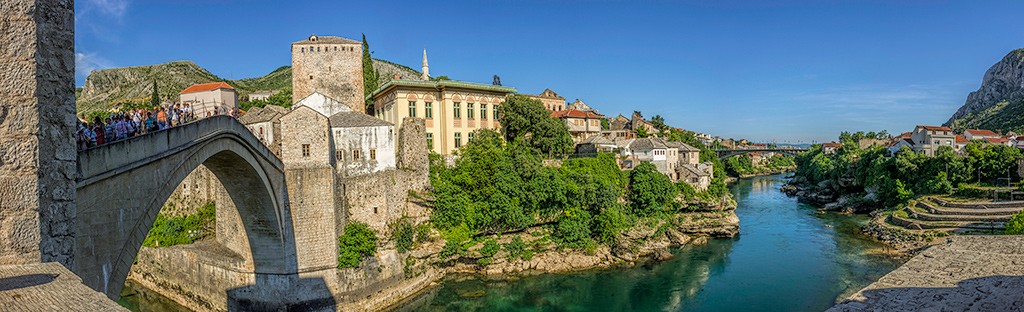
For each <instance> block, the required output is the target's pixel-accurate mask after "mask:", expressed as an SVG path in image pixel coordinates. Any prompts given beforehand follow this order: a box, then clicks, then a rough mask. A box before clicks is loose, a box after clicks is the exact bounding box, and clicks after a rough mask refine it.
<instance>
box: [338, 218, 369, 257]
mask: <svg viewBox="0 0 1024 312" xmlns="http://www.w3.org/2000/svg"><path fill="white" fill-rule="evenodd" d="M375 252H377V234H375V233H374V232H373V230H371V229H370V227H369V226H367V225H366V223H362V222H358V221H353V222H351V223H349V224H347V225H345V232H344V233H343V234H342V235H341V236H338V268H339V269H340V268H356V267H359V263H360V262H362V261H363V259H364V258H366V257H369V256H372V255H373V253H375Z"/></svg>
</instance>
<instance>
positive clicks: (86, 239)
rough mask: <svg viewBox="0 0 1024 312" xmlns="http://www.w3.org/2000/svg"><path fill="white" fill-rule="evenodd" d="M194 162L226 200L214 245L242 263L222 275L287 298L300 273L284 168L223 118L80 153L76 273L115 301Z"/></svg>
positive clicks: (232, 121)
mask: <svg viewBox="0 0 1024 312" xmlns="http://www.w3.org/2000/svg"><path fill="white" fill-rule="evenodd" d="M200 165H203V166H205V167H206V168H208V169H209V170H210V171H211V172H212V173H213V174H214V175H215V176H216V177H217V179H218V180H220V182H221V184H222V185H223V187H224V193H226V194H227V197H229V198H228V200H219V201H218V202H217V208H216V219H217V222H216V224H217V233H216V241H217V242H218V243H219V244H220V245H222V246H224V247H227V248H228V249H230V250H231V251H232V252H234V253H236V254H237V255H240V256H241V257H242V258H243V259H244V261H239V263H238V264H236V265H234V267H229V268H225V269H227V270H230V271H233V272H235V273H242V274H243V275H246V276H249V278H251V279H253V280H257V281H258V280H261V279H262V280H267V279H270V280H273V281H271V282H268V283H269V284H273V286H272V288H276V289H280V290H281V293H282V294H283V293H287V292H288V291H287V290H288V289H289V288H290V287H291V285H290V283H291V281H289V280H288V276H291V275H295V274H296V273H297V270H298V269H297V260H296V248H295V237H294V235H295V234H294V231H293V226H292V224H291V222H292V218H291V212H290V210H289V207H288V204H287V203H288V199H287V198H286V197H287V195H286V193H287V191H286V189H285V185H284V184H285V179H284V165H283V164H282V163H281V160H280V159H278V158H277V157H276V156H274V154H272V153H271V152H270V150H269V149H267V147H266V146H265V145H263V144H262V143H261V142H260V141H259V140H258V139H257V138H256V137H255V136H253V135H252V133H250V132H249V129H247V128H246V127H245V126H243V125H242V124H240V123H238V121H236V120H235V119H234V118H231V117H229V116H214V117H210V118H206V119H201V120H199V121H196V122H192V123H189V124H185V125H182V126H178V127H173V128H169V129H165V130H160V131H156V132H152V133H148V134H144V135H140V136H136V137H134V138H131V139H128V140H122V141H118V142H114V143H111V144H107V145H103V146H98V147H94V148H90V149H87V150H84V151H80V152H79V153H78V169H77V179H76V183H77V185H76V192H77V199H76V206H77V208H78V211H77V236H76V238H75V245H76V248H75V261H74V269H73V271H74V272H75V273H76V274H78V275H79V276H80V277H81V278H82V281H83V283H85V284H86V285H88V286H90V287H92V288H93V289H96V290H97V291H100V292H103V293H105V294H106V295H107V296H108V297H110V298H111V299H116V298H117V297H118V295H119V294H120V292H121V288H122V287H123V286H124V282H125V279H126V278H127V276H128V273H129V271H130V270H131V267H132V264H133V262H134V261H135V258H136V254H137V253H138V252H139V249H140V247H141V246H142V243H143V240H145V238H146V235H147V234H148V232H149V229H150V228H151V227H152V226H153V223H154V221H155V220H156V217H157V214H159V212H160V209H161V208H162V207H163V205H164V202H165V201H166V200H167V198H168V197H169V196H170V195H171V193H172V192H173V191H174V189H175V188H176V187H177V186H178V185H179V184H180V183H181V182H182V180H184V179H185V177H186V176H188V175H189V173H191V172H192V171H193V170H195V169H196V168H197V167H199V166H200ZM275 297H276V296H275Z"/></svg>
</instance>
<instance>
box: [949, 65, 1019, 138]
mask: <svg viewBox="0 0 1024 312" xmlns="http://www.w3.org/2000/svg"><path fill="white" fill-rule="evenodd" d="M1022 98H1024V49H1017V50H1013V51H1011V52H1010V53H1009V54H1007V55H1006V56H1004V57H1003V59H1002V60H1000V61H999V62H998V63H996V64H995V65H992V67H991V68H989V69H988V71H986V72H985V77H984V79H982V82H981V87H980V88H978V90H977V91H974V92H971V93H970V94H969V95H968V96H967V101H966V102H965V103H964V105H963V106H961V107H960V109H958V110H957V111H956V113H954V114H953V116H952V117H950V118H949V120H948V121H946V123H944V124H943V125H945V126H949V127H953V128H956V129H957V130H962V129H965V128H982V126H987V127H992V126H1003V127H1006V128H1012V126H1017V127H1019V126H1020V125H1021V123H1019V122H1018V123H1017V124H1016V125H1014V124H1012V122H1011V123H999V122H996V123H993V122H988V123H986V122H985V121H984V120H986V118H985V117H992V116H994V115H1001V114H1000V113H999V112H998V111H1000V110H1003V109H1004V108H1002V107H998V106H997V104H1000V103H1006V102H1018V101H1016V100H1019V99H1022ZM1004 106H1005V104H1004ZM993 110H995V111H993ZM988 119H991V118H988ZM1006 128H1004V129H1006ZM990 130H995V129H990Z"/></svg>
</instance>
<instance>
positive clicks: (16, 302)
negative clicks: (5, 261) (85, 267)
mask: <svg viewBox="0 0 1024 312" xmlns="http://www.w3.org/2000/svg"><path fill="white" fill-rule="evenodd" d="M0 311H5V312H6V311H126V312H127V311H128V309H125V308H123V307H121V306H120V305H118V304H117V303H116V302H114V301H111V300H110V299H109V298H107V296H106V295H103V294H102V293H100V292H97V291H95V290H93V289H92V288H89V287H88V286H85V284H82V279H81V278H78V276H76V275H75V274H74V273H71V271H68V269H66V268H64V266H63V265H60V264H59V263H57V262H47V263H39V264H24V265H4V266H0Z"/></svg>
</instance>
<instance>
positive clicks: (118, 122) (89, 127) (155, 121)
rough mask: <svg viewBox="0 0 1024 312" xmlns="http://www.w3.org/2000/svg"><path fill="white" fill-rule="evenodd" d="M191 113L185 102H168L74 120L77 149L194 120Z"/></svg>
mask: <svg viewBox="0 0 1024 312" xmlns="http://www.w3.org/2000/svg"><path fill="white" fill-rule="evenodd" d="M195 119H196V118H195V115H194V114H193V112H192V107H190V106H189V105H188V104H185V105H178V104H172V105H167V106H160V107H156V108H153V109H152V110H151V109H132V110H129V111H122V112H116V113H110V116H108V117H106V118H102V117H99V116H97V117H96V118H95V119H93V120H92V121H81V120H79V123H78V131H77V132H76V133H75V139H76V141H77V144H78V150H83V149H87V148H90V147H93V146H99V145H103V144H107V143H110V142H114V141H118V140H124V139H127V138H131V137H133V136H136V135H141V134H145V133H149V132H153V131H158V130H162V129H167V128H170V127H174V126H177V125H181V124H185V123H189V122H192V121H194V120H195Z"/></svg>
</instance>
